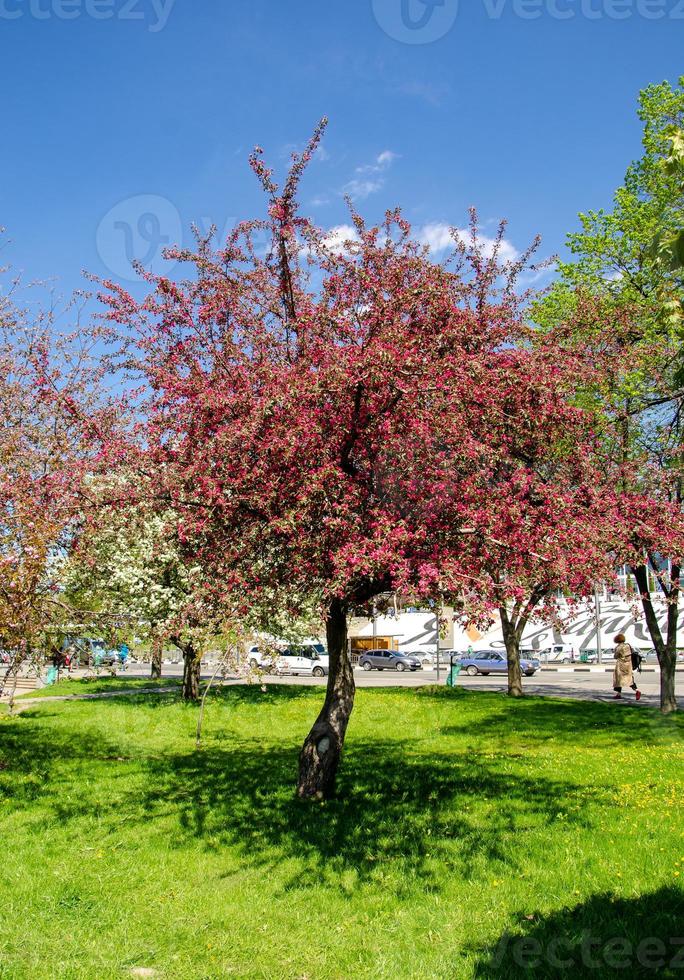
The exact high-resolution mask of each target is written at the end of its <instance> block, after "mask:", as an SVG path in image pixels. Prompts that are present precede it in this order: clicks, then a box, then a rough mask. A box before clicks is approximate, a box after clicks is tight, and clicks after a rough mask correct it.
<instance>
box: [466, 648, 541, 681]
mask: <svg viewBox="0 0 684 980" xmlns="http://www.w3.org/2000/svg"><path fill="white" fill-rule="evenodd" d="M452 663H456V664H459V665H460V667H461V669H462V670H464V671H465V672H466V674H470V676H471V677H474V676H475V675H476V674H484V675H485V676H486V675H487V674H507V673H508V660H507V658H506V655H505V654H503V653H500V652H499V651H498V650H479V651H477V653H473V654H471V655H469V656H463V657H460V658H458V659H454V660H453V661H452ZM520 669H521V670H522V672H523V674H525V676H526V677H533V676H534V674H535V673H536V672H537V670H539V661H538V660H529V659H527V658H523V657H521V658H520Z"/></svg>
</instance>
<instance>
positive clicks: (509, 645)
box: [499, 606, 523, 698]
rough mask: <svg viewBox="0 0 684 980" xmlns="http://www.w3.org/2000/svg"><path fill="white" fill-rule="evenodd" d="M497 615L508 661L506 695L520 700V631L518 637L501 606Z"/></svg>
mask: <svg viewBox="0 0 684 980" xmlns="http://www.w3.org/2000/svg"><path fill="white" fill-rule="evenodd" d="M499 615H500V616H501V628H502V632H503V638H504V643H505V645H506V658H507V660H508V693H509V695H510V697H512V698H521V697H522V696H523V689H522V672H521V670H520V636H521V635H522V630H521V631H520V635H519V634H518V630H517V629H516V627H515V624H514V622H513V621H512V620H511V618H510V617H509V615H508V610H507V609H506V607H505V606H501V608H500V609H499Z"/></svg>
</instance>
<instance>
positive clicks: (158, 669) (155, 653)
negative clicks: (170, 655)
mask: <svg viewBox="0 0 684 980" xmlns="http://www.w3.org/2000/svg"><path fill="white" fill-rule="evenodd" d="M163 649H164V647H163V644H162V641H161V640H160V639H159V637H157V636H155V637H154V638H153V640H152V666H151V668H150V677H152V679H153V680H159V678H160V677H161V675H162V653H163Z"/></svg>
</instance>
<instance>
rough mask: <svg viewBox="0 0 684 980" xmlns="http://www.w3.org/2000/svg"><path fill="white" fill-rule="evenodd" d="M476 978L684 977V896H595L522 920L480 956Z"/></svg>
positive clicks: (668, 891)
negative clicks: (570, 905) (574, 904)
mask: <svg viewBox="0 0 684 980" xmlns="http://www.w3.org/2000/svg"><path fill="white" fill-rule="evenodd" d="M476 952H477V954H478V955H480V957H481V959H480V960H479V962H478V965H477V966H476V968H475V972H474V977H475V978H476V980H487V978H489V980H500V978H501V977H507V978H512V980H515V978H518V977H520V978H523V977H527V978H531V977H535V978H538V977H543V978H547V977H548V978H557V977H566V976H567V977H596V978H602V977H625V978H626V977H654V976H660V977H682V976H684V893H682V891H681V890H679V889H678V888H673V887H663V888H660V889H659V890H658V891H656V892H652V893H650V894H646V895H642V896H639V897H638V898H616V897H615V896H613V895H610V894H603V895H593V896H592V897H591V898H590V899H589V900H588V901H586V902H583V903H581V904H580V905H577V906H575V907H574V908H565V909H561V910H560V911H558V912H554V913H553V914H551V915H541V914H539V915H536V916H533V917H531V920H530V917H525V916H522V915H521V916H520V918H519V921H518V922H517V923H516V924H515V925H514V926H513V927H512V928H511V929H510V930H508V931H507V932H505V933H504V934H503V935H502V936H501V938H500V939H499V941H498V942H497V943H496V945H495V946H494V947H492V948H490V949H488V950H477V951H476Z"/></svg>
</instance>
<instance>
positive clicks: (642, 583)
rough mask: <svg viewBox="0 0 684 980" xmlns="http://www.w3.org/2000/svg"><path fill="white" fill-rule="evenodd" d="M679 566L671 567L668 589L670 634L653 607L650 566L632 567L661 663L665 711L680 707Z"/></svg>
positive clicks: (662, 706)
mask: <svg viewBox="0 0 684 980" xmlns="http://www.w3.org/2000/svg"><path fill="white" fill-rule="evenodd" d="M679 573H680V570H679V567H677V566H674V565H673V567H672V584H671V586H670V589H669V590H667V592H666V593H665V596H666V599H667V602H668V606H667V636H666V637H665V638H663V634H662V632H661V630H660V626H659V625H658V618H657V616H656V613H655V609H654V608H653V600H652V598H651V590H650V588H649V584H648V566H647V565H639V566H633V567H632V574H633V575H634V578H635V579H636V583H637V588H638V589H639V594H640V595H641V605H642V607H643V610H644V616H645V618H646V626H647V627H648V632H649V634H650V636H651V640H652V641H653V646H654V647H655V652H656V655H657V657H658V664H659V666H660V710H661V711H662V712H663V714H665V715H669V714H671V713H672V712H673V711H676V710H677V695H676V691H675V677H676V674H675V666H676V663H677V626H678V622H679Z"/></svg>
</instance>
